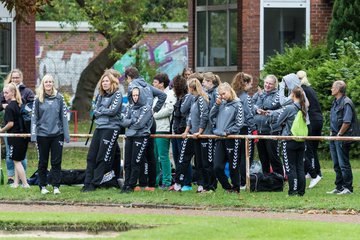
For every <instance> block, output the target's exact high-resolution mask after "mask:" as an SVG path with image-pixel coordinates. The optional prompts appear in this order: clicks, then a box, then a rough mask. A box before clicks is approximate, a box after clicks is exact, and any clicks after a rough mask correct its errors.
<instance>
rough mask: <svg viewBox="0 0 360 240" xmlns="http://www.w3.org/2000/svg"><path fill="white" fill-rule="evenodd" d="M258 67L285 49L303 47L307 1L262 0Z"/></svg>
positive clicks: (306, 35)
mask: <svg viewBox="0 0 360 240" xmlns="http://www.w3.org/2000/svg"><path fill="white" fill-rule="evenodd" d="M261 3H262V7H261V20H260V35H261V36H260V66H261V67H262V66H263V65H264V64H265V63H266V60H267V59H268V58H269V57H271V56H273V55H275V54H276V53H277V52H279V53H283V52H284V49H285V47H286V46H290V47H291V46H294V45H304V44H306V43H307V42H308V41H309V34H310V0H283V1H279V0H262V1H261Z"/></svg>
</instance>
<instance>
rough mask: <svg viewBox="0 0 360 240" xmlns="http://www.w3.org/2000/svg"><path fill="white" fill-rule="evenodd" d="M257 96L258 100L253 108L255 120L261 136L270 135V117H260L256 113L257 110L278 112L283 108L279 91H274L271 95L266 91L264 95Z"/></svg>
mask: <svg viewBox="0 0 360 240" xmlns="http://www.w3.org/2000/svg"><path fill="white" fill-rule="evenodd" d="M256 95H257V96H256V99H257V100H256V103H255V105H254V107H253V113H254V120H255V123H256V126H257V129H258V131H259V133H260V134H269V133H270V130H271V129H270V126H269V124H268V123H267V120H268V119H269V116H266V115H260V114H258V113H257V112H256V110H257V109H263V110H276V109H279V108H281V104H280V97H279V92H278V90H277V89H274V90H273V91H271V92H269V93H267V92H265V91H264V92H263V93H261V94H258V93H257V94H256Z"/></svg>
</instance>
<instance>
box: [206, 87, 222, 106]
mask: <svg viewBox="0 0 360 240" xmlns="http://www.w3.org/2000/svg"><path fill="white" fill-rule="evenodd" d="M206 93H207V95H208V96H209V108H210V109H211V108H212V107H213V106H214V105H215V102H216V99H217V98H218V97H219V92H218V87H213V88H212V89H209V90H207V91H206Z"/></svg>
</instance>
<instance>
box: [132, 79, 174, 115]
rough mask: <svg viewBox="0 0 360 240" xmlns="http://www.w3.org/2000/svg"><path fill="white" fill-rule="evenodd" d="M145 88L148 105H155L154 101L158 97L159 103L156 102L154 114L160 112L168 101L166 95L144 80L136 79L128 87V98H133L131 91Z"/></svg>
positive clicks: (144, 92)
mask: <svg viewBox="0 0 360 240" xmlns="http://www.w3.org/2000/svg"><path fill="white" fill-rule="evenodd" d="M135 87H137V88H143V89H144V90H143V94H144V96H145V98H146V99H147V100H146V103H148V104H149V105H150V106H152V105H153V101H154V98H155V97H158V101H157V102H156V104H155V106H154V107H153V111H154V112H158V111H159V110H160V109H161V107H162V106H163V105H164V103H165V100H166V97H167V96H166V93H164V92H162V91H160V90H159V89H157V88H155V87H153V86H151V85H150V84H148V83H147V82H145V80H144V79H143V78H136V79H134V80H132V81H131V83H130V84H129V86H128V98H129V99H130V98H131V91H132V90H133V88H135Z"/></svg>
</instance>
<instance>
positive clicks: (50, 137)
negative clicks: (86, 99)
mask: <svg viewBox="0 0 360 240" xmlns="http://www.w3.org/2000/svg"><path fill="white" fill-rule="evenodd" d="M36 93H37V95H36V99H35V102H34V107H33V112H32V117H31V141H33V142H35V141H36V142H37V144H36V146H37V149H38V154H39V164H38V174H39V187H40V192H41V194H48V193H49V190H47V189H46V186H47V184H48V182H47V173H46V172H47V167H48V163H49V153H50V152H51V170H50V173H51V176H52V182H51V184H52V186H53V190H54V194H60V190H59V187H60V181H61V161H62V150H63V145H64V140H65V141H66V142H70V137H69V126H68V121H67V111H68V110H67V106H66V103H65V101H64V97H63V96H62V95H61V94H60V93H58V91H57V90H56V88H55V80H54V78H53V76H51V75H50V74H46V75H45V76H44V77H43V78H42V80H41V83H40V85H39V87H38V88H37V90H36Z"/></svg>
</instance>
